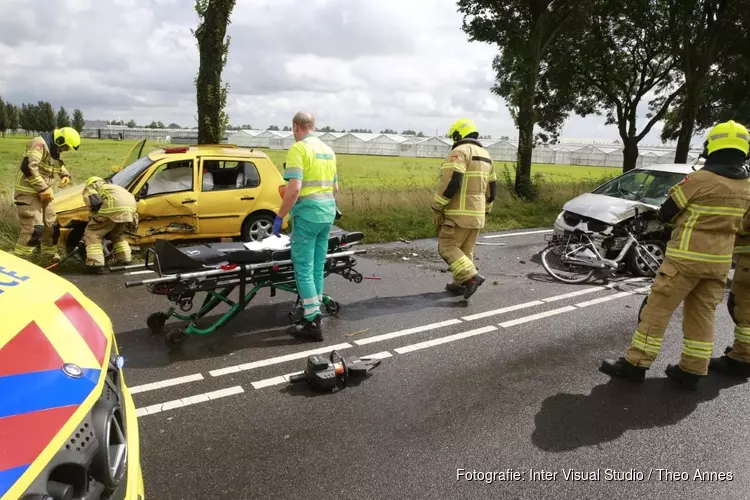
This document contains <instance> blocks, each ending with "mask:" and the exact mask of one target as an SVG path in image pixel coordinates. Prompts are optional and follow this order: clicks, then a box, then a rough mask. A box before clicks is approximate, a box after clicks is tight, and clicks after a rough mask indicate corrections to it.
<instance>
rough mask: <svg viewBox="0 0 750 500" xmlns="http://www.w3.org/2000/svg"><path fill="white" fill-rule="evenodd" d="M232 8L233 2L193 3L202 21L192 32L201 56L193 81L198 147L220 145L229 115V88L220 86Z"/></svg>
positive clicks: (214, 0) (220, 0) (203, 1)
mask: <svg viewBox="0 0 750 500" xmlns="http://www.w3.org/2000/svg"><path fill="white" fill-rule="evenodd" d="M234 5H235V0H196V2H195V11H196V12H197V13H198V16H199V17H200V19H201V22H200V24H199V25H198V29H196V30H192V33H193V35H194V36H195V38H196V39H197V41H198V50H199V53H200V66H199V68H198V77H197V78H196V81H195V85H196V88H197V100H198V143H199V144H219V143H220V142H221V139H222V137H223V136H224V133H225V132H226V129H227V126H228V125H229V116H228V115H227V114H226V112H225V107H226V103H227V92H228V91H229V85H228V84H225V85H222V82H221V73H222V71H223V69H224V66H225V65H226V62H227V54H228V51H229V42H230V37H228V36H226V32H227V27H228V25H229V23H230V16H231V13H232V10H233V9H234ZM225 38H226V41H225Z"/></svg>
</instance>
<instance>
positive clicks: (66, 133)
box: [54, 127, 81, 151]
mask: <svg viewBox="0 0 750 500" xmlns="http://www.w3.org/2000/svg"><path fill="white" fill-rule="evenodd" d="M54 141H55V145H57V147H63V146H68V148H69V149H73V150H76V151H77V150H78V146H80V145H81V136H80V135H79V134H78V131H76V129H74V128H73V127H62V128H56V129H55V132H54Z"/></svg>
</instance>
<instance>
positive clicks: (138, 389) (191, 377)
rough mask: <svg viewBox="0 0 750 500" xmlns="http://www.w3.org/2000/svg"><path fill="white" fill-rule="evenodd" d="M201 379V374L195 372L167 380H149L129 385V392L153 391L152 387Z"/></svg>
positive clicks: (156, 387)
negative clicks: (148, 381) (146, 382)
mask: <svg viewBox="0 0 750 500" xmlns="http://www.w3.org/2000/svg"><path fill="white" fill-rule="evenodd" d="M198 380H203V375H202V374H200V373H196V374H193V375H187V376H185V377H178V378H170V379H167V380H160V381H158V382H151V383H150V384H143V385H136V386H134V387H130V388H129V389H130V394H138V393H139V392H146V391H153V390H154V389H163V388H165V387H172V386H174V385H180V384H187V383H189V382H196V381H198Z"/></svg>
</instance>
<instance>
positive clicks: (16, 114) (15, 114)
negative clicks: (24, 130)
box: [5, 102, 21, 130]
mask: <svg viewBox="0 0 750 500" xmlns="http://www.w3.org/2000/svg"><path fill="white" fill-rule="evenodd" d="M20 114H21V110H20V109H18V106H16V105H15V104H11V103H9V102H6V103H5V117H6V119H7V120H8V130H16V129H18V128H20V127H21V123H20V119H21V116H20Z"/></svg>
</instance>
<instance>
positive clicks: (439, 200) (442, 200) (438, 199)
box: [435, 193, 451, 206]
mask: <svg viewBox="0 0 750 500" xmlns="http://www.w3.org/2000/svg"><path fill="white" fill-rule="evenodd" d="M450 201H451V200H449V199H448V198H446V197H445V196H441V195H439V194H437V193H435V202H436V203H439V204H440V205H443V206H445V205H447V204H448V203H449V202H450Z"/></svg>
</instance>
